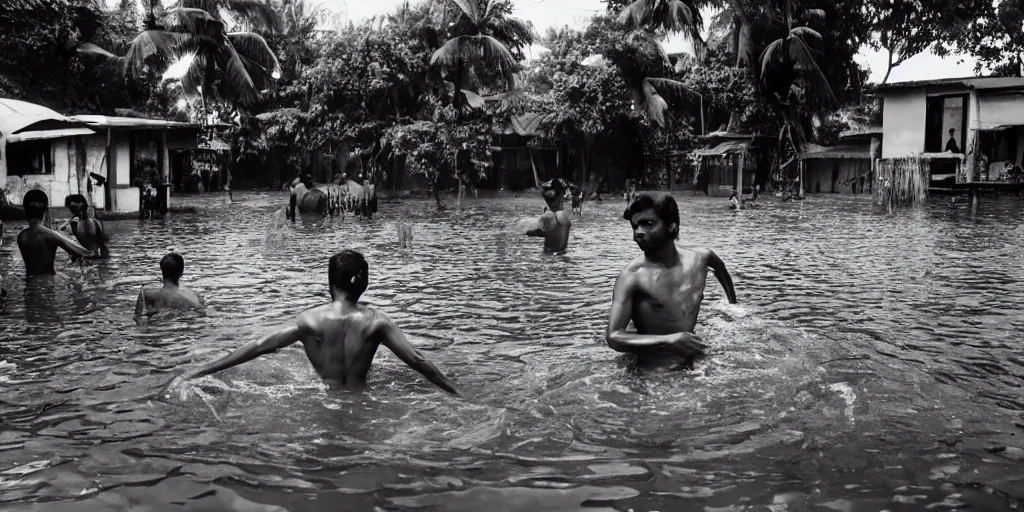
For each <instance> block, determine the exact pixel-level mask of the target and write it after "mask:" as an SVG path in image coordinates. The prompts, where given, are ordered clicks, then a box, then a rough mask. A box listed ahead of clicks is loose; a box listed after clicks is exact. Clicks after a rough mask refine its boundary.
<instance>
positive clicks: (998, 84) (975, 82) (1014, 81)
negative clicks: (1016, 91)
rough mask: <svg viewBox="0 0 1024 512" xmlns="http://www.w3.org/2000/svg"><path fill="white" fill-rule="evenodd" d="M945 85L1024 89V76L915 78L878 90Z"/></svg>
mask: <svg viewBox="0 0 1024 512" xmlns="http://www.w3.org/2000/svg"><path fill="white" fill-rule="evenodd" d="M943 85H953V86H961V87H965V88H968V89H978V90H988V89H1013V88H1021V89H1024V78H1020V77H1014V76H1003V77H979V76H972V77H964V78H943V79H941V80H915V81H909V82H896V83H892V84H883V85H880V86H878V88H876V89H875V90H877V91H889V90H895V89H914V88H918V87H935V86H943Z"/></svg>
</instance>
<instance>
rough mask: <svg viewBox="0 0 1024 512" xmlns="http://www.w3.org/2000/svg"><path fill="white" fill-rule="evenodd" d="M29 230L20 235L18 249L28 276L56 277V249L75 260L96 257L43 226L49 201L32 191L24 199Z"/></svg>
mask: <svg viewBox="0 0 1024 512" xmlns="http://www.w3.org/2000/svg"><path fill="white" fill-rule="evenodd" d="M22 204H23V205H24V207H25V216H26V217H28V227H27V228H25V229H23V230H21V233H18V249H19V250H20V251H21V259H22V260H24V261H25V273H26V274H28V275H29V276H39V275H55V274H56V273H57V271H56V269H54V267H53V262H54V260H55V259H56V258H57V248H58V247H59V248H61V249H64V250H65V251H67V252H68V254H71V255H72V256H79V257H82V258H85V257H88V256H91V255H92V254H93V253H92V252H90V251H89V250H87V249H86V248H85V247H82V246H81V245H78V243H77V242H75V241H74V240H71V239H70V238H68V237H66V236H64V235H63V234H61V233H60V232H59V231H55V230H53V229H50V228H48V227H46V226H45V225H44V224H43V217H45V216H46V212H47V210H49V209H50V199H49V198H48V197H46V192H43V191H42V190H29V191H28V192H27V193H26V194H25V198H24V199H22Z"/></svg>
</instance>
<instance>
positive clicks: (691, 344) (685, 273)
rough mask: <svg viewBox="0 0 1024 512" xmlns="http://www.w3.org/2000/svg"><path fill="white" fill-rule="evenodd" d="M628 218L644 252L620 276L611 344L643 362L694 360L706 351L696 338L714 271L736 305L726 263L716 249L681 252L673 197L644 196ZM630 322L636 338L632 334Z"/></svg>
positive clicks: (611, 320) (631, 207) (610, 320)
mask: <svg viewBox="0 0 1024 512" xmlns="http://www.w3.org/2000/svg"><path fill="white" fill-rule="evenodd" d="M623 218H624V219H626V220H628V221H629V222H630V224H631V225H632V227H633V240H634V241H635V242H636V244H637V245H638V246H639V247H640V250H642V251H643V255H641V256H639V257H637V258H636V259H634V260H633V261H632V262H630V263H629V265H626V268H625V269H624V270H623V271H622V273H621V274H619V277H618V279H617V280H616V281H615V290H614V291H613V292H612V308H611V313H610V315H609V318H608V330H607V333H606V340H607V342H608V346H609V347H611V348H612V349H614V350H616V351H619V352H627V353H632V354H636V355H637V357H638V358H639V359H640V360H641V361H644V360H664V359H666V358H667V359H671V358H679V357H681V358H684V359H687V360H690V359H693V358H694V357H697V356H699V355H701V354H703V351H704V344H703V343H701V339H700V338H699V337H698V336H696V335H695V334H694V327H695V326H696V324H697V314H698V313H699V312H700V306H701V302H702V301H703V299H704V287H705V285H706V283H707V273H708V269H711V270H713V271H714V273H715V277H717V278H718V281H719V282H720V283H721V284H722V288H724V289H725V295H726V297H727V298H728V299H729V302H730V303H732V304H735V303H736V291H735V290H733V284H732V278H731V277H729V272H728V271H727V270H726V268H725V263H723V262H722V259H721V258H719V257H718V255H717V254H715V253H714V251H712V250H711V249H705V248H684V247H677V246H676V240H678V238H679V206H678V205H677V204H676V200H675V199H674V198H672V196H668V195H665V196H662V197H660V198H655V197H653V196H651V195H650V194H640V195H639V196H637V197H636V199H634V200H633V202H632V203H631V204H630V205H629V207H628V208H627V209H626V211H625V213H624V214H623ZM630 320H632V321H633V325H634V326H635V327H636V332H630V331H627V330H626V327H627V326H628V325H629V322H630Z"/></svg>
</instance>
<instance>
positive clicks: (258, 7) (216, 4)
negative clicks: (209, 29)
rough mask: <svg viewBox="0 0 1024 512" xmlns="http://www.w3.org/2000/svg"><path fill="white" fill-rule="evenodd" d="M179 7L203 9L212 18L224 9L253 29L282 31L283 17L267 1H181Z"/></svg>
mask: <svg viewBox="0 0 1024 512" xmlns="http://www.w3.org/2000/svg"><path fill="white" fill-rule="evenodd" d="M178 5H179V6H180V7H188V8H194V9H202V10H204V11H206V12H208V13H210V14H211V15H212V16H218V17H219V15H220V9H224V10H225V11H228V12H230V13H232V14H234V15H236V16H238V17H239V18H241V19H242V20H243V21H245V22H247V23H249V24H250V25H251V26H253V28H260V29H266V30H270V31H273V32H278V31H280V30H281V29H282V22H281V16H280V15H279V14H278V12H277V10H276V9H274V5H273V4H272V3H271V2H268V1H266V0H179V1H178Z"/></svg>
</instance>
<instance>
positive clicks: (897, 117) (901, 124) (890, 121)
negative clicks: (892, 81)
mask: <svg viewBox="0 0 1024 512" xmlns="http://www.w3.org/2000/svg"><path fill="white" fill-rule="evenodd" d="M926 98H927V95H926V93H925V90H924V89H911V90H906V91H902V90H901V91H892V92H888V93H886V95H885V98H884V100H883V102H884V103H883V107H882V109H883V110H882V127H883V128H882V129H883V133H882V158H902V157H906V156H912V155H918V154H920V153H922V152H923V151H924V126H925V108H926V105H927V101H926Z"/></svg>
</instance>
